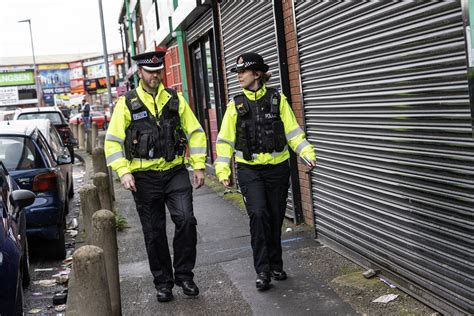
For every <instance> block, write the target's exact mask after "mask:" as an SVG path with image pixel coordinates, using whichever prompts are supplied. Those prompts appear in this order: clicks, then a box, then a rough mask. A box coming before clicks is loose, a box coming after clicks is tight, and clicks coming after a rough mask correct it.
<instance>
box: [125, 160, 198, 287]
mask: <svg viewBox="0 0 474 316" xmlns="http://www.w3.org/2000/svg"><path fill="white" fill-rule="evenodd" d="M133 176H134V178H135V186H136V188H137V191H136V192H134V193H133V197H134V199H135V203H136V206H137V211H138V214H139V216H140V221H141V224H142V229H143V235H144V237H145V246H146V251H147V253H148V262H149V264H150V270H151V273H152V274H153V278H154V280H153V281H154V284H155V287H156V289H160V288H163V287H166V288H170V289H171V288H172V287H173V286H174V280H176V281H184V280H192V279H193V277H194V274H193V272H192V270H193V269H194V265H195V263H196V242H197V236H196V218H195V217H194V213H193V204H192V202H193V201H192V185H191V182H190V180H189V173H188V170H187V169H186V168H185V166H184V165H180V166H177V167H174V168H172V169H170V170H166V171H138V172H134V173H133ZM165 204H166V206H167V207H168V210H169V212H170V215H171V220H172V221H173V223H174V224H175V234H174V238H173V254H174V260H173V267H174V278H173V268H172V266H171V256H170V251H169V248H168V239H167V237H166V212H165Z"/></svg>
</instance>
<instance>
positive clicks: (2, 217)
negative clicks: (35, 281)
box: [0, 161, 35, 315]
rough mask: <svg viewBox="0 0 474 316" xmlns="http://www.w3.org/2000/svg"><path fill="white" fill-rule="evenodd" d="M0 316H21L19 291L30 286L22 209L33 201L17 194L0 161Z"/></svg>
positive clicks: (29, 195)
mask: <svg viewBox="0 0 474 316" xmlns="http://www.w3.org/2000/svg"><path fill="white" fill-rule="evenodd" d="M0 192H1V193H0V315H23V288H24V287H27V286H28V285H29V283H30V274H29V260H28V242H27V238H26V230H25V228H26V218H25V212H24V208H25V207H26V206H28V205H31V204H32V203H33V202H34V200H35V194H34V193H33V192H31V191H27V190H21V189H19V187H18V185H17V184H16V182H15V180H13V178H12V177H11V176H10V175H9V174H8V171H7V169H6V168H5V166H4V165H3V163H2V162H1V161H0Z"/></svg>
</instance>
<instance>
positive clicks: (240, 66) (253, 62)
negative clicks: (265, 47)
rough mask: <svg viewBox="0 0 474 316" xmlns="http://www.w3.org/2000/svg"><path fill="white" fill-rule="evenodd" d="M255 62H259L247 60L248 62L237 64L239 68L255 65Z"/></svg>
mask: <svg viewBox="0 0 474 316" xmlns="http://www.w3.org/2000/svg"><path fill="white" fill-rule="evenodd" d="M255 64H258V63H257V62H255V61H247V62H245V63H242V64H237V69H241V68H247V67H248V66H251V65H255Z"/></svg>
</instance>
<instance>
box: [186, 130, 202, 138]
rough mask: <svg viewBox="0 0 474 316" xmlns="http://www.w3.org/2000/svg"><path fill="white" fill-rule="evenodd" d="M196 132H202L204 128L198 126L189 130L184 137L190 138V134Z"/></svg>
mask: <svg viewBox="0 0 474 316" xmlns="http://www.w3.org/2000/svg"><path fill="white" fill-rule="evenodd" d="M197 132H201V133H204V130H203V129H202V128H201V127H198V128H196V129H195V130H194V131H191V132H190V133H188V134H186V138H187V139H188V141H189V139H190V138H191V135H193V134H194V133H197Z"/></svg>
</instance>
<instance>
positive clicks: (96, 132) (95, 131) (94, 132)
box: [91, 122, 99, 153]
mask: <svg viewBox="0 0 474 316" xmlns="http://www.w3.org/2000/svg"><path fill="white" fill-rule="evenodd" d="M91 129H92V133H91V146H92V147H91V153H92V150H93V149H94V148H96V147H97V137H98V136H99V130H98V129H97V123H96V122H92V128H91Z"/></svg>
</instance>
